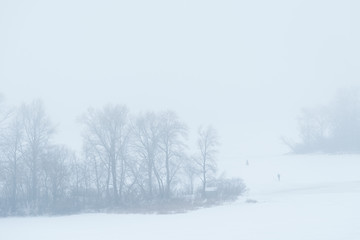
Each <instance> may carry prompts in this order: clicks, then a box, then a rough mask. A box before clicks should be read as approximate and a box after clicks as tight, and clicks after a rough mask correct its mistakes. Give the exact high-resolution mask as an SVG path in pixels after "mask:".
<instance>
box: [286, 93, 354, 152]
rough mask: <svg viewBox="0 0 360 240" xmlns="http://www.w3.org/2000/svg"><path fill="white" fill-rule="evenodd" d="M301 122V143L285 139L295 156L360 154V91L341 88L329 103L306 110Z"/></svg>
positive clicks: (299, 127) (303, 112)
mask: <svg viewBox="0 0 360 240" xmlns="http://www.w3.org/2000/svg"><path fill="white" fill-rule="evenodd" d="M298 123H299V125H298V129H299V140H298V141H290V140H288V139H283V140H284V142H285V144H286V145H287V146H289V147H290V149H291V151H292V152H294V153H314V152H323V153H359V152H360V91H359V89H356V88H352V89H341V90H339V91H338V92H337V94H336V96H335V98H334V99H333V100H332V101H330V102H329V103H328V104H326V105H323V106H318V107H313V108H305V109H303V110H302V112H301V114H300V116H299V119H298Z"/></svg>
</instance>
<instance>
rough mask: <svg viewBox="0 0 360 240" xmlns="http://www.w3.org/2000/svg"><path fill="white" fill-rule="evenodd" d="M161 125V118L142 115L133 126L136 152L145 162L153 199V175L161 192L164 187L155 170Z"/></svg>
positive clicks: (149, 114)
mask: <svg viewBox="0 0 360 240" xmlns="http://www.w3.org/2000/svg"><path fill="white" fill-rule="evenodd" d="M159 124H160V123H159V118H158V117H157V116H156V114H155V113H146V114H144V115H140V116H139V117H138V118H137V119H136V120H135V123H134V124H133V134H134V143H133V147H134V152H135V154H136V155H137V156H138V157H139V158H140V159H141V160H142V161H143V162H144V165H143V166H144V167H145V169H146V170H145V171H146V172H147V188H148V197H149V198H152V197H153V173H154V174H155V176H156V178H157V181H158V186H159V191H161V188H162V185H163V184H162V182H161V179H160V177H159V176H158V170H157V169H156V168H155V167H156V166H155V160H156V158H157V156H158V153H159V135H160V131H159V129H160V128H159Z"/></svg>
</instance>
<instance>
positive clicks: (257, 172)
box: [0, 155, 360, 240]
mask: <svg viewBox="0 0 360 240" xmlns="http://www.w3.org/2000/svg"><path fill="white" fill-rule="evenodd" d="M246 160H248V161H249V165H248V166H247V165H246ZM220 165H221V167H222V168H223V169H225V170H226V171H227V173H228V176H240V177H242V178H243V179H244V180H245V182H246V184H247V186H248V188H249V189H250V190H249V192H248V193H247V194H246V195H245V196H243V197H241V198H240V199H239V200H238V201H237V202H235V203H231V204H226V205H224V206H219V207H214V208H208V209H201V210H197V211H193V212H189V213H184V214H174V215H138V214H126V215H117V214H82V215H75V216H62V217H27V218H3V219H0V240H17V239H19V240H20V239H26V240H32V239H34V240H50V239H51V240H58V239H61V240H72V239H74V240H75V239H76V240H79V239H86V240H92V239H106V240H113V239H114V240H115V239H117V240H118V239H157V240H161V239H166V240H169V239H171V240H175V239H182V240H183V239H206V240H211V239H236V240H242V239H244V240H260V239H261V240H290V239H291V240H297V239H299V240H300V239H301V240H312V239H313V240H320V239H324V240H325V239H326V240H332V239H334V240H335V239H336V240H339V239H342V240H349V239H353V240H358V239H360V156H356V155H353V156H349V155H335V156H327V155H312V156H277V157H258V158H251V157H249V158H244V159H239V160H238V161H236V162H232V163H228V162H223V163H221V164H220ZM277 174H280V177H281V181H278V179H277ZM248 199H252V200H256V201H257V202H256V203H249V201H247V200H248Z"/></svg>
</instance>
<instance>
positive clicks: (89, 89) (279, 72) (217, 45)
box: [0, 0, 360, 161]
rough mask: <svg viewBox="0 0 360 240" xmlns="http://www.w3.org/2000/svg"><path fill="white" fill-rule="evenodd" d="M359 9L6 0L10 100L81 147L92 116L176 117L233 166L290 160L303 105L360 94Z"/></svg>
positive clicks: (4, 55)
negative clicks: (38, 104) (215, 135)
mask: <svg viewBox="0 0 360 240" xmlns="http://www.w3.org/2000/svg"><path fill="white" fill-rule="evenodd" d="M359 7H360V3H358V1H278V0H277V1H261V0H259V1H185V0H184V1H131V2H130V1H121V2H119V1H80V0H76V1H74V0H71V1H69V0H64V1H39V0H34V1H16V0H11V1H7V0H2V1H0V83H1V89H0V92H1V93H2V94H3V95H4V97H5V102H6V103H7V104H10V105H19V104H20V103H22V102H29V101H31V100H32V99H37V98H40V99H42V100H43V101H44V103H45V106H46V111H47V112H48V113H49V115H50V117H51V119H52V121H53V122H54V123H55V124H56V125H57V136H56V139H57V141H58V142H59V143H64V144H66V145H68V146H70V147H72V148H74V149H80V148H81V127H80V126H79V124H78V123H77V118H78V117H79V116H80V115H81V114H83V113H84V112H85V111H86V110H87V108H88V107H90V106H93V107H101V106H103V105H104V104H106V103H120V104H125V105H127V106H128V107H129V108H130V109H131V111H132V112H133V113H138V112H143V111H147V110H155V111H156V110H166V109H171V110H174V111H175V112H177V114H178V115H179V116H180V117H181V118H182V119H183V120H184V121H185V122H187V123H188V124H189V125H190V128H191V129H192V131H193V132H196V129H197V127H198V126H199V125H201V124H205V125H206V124H211V125H213V126H214V127H215V128H216V129H217V130H218V132H219V135H220V142H221V150H220V153H221V158H222V160H224V161H225V160H229V161H230V160H234V161H235V160H236V159H239V158H241V157H242V156H244V155H264V154H275V153H276V154H281V153H286V152H288V151H289V149H288V148H287V147H286V146H285V145H283V144H282V142H281V141H280V137H281V136H283V135H286V136H290V137H296V136H297V129H296V124H297V122H296V118H297V116H298V114H299V111H300V109H301V108H302V107H306V106H313V105H318V104H323V103H326V102H328V101H329V100H330V99H331V98H332V97H333V96H334V94H335V93H336V91H337V89H339V88H343V87H345V88H346V87H354V86H357V85H359V79H360V78H359V77H360V72H359V64H360V59H359V56H360V46H359V44H358V43H359V42H360V32H359V31H358V24H359V22H360V16H359V14H358V13H359Z"/></svg>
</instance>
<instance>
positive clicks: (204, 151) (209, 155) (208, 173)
mask: <svg viewBox="0 0 360 240" xmlns="http://www.w3.org/2000/svg"><path fill="white" fill-rule="evenodd" d="M198 134H199V136H198V151H199V156H198V157H197V158H196V162H197V163H198V166H199V167H200V169H199V171H200V179H201V182H202V193H203V195H204V196H205V191H206V187H207V183H208V181H209V179H210V178H211V177H213V175H214V174H215V172H216V170H217V164H216V153H217V151H218V146H219V141H218V135H217V132H216V130H215V129H214V128H212V127H207V128H203V127H200V128H199V132H198Z"/></svg>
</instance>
